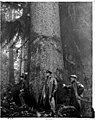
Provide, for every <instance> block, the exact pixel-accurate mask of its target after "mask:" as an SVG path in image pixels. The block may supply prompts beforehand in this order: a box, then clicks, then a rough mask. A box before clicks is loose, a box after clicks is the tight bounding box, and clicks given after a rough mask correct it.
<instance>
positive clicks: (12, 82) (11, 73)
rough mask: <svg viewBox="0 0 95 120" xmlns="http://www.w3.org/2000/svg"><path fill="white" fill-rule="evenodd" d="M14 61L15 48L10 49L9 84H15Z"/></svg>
mask: <svg viewBox="0 0 95 120" xmlns="http://www.w3.org/2000/svg"><path fill="white" fill-rule="evenodd" d="M14 82H15V81H14V59H13V48H12V47H10V48H9V83H11V84H14Z"/></svg>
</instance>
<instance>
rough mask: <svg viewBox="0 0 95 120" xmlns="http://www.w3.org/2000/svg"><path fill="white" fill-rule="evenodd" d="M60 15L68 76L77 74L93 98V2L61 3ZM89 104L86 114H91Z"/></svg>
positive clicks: (87, 92)
mask: <svg viewBox="0 0 95 120" xmlns="http://www.w3.org/2000/svg"><path fill="white" fill-rule="evenodd" d="M60 17H61V19H60V20H61V33H62V34H61V35H62V42H63V48H64V51H63V52H64V61H65V62H64V63H65V65H64V66H65V70H66V71H67V78H68V75H70V74H76V75H77V76H78V78H79V81H80V82H81V83H82V84H83V85H84V87H85V88H86V89H87V90H85V91H84V96H85V97H88V99H89V100H91V95H92V94H91V91H92V90H91V89H92V53H91V52H92V3H91V2H78V3H72V2H71V3H61V4H60ZM68 83H69V81H68ZM89 106H91V104H89V103H85V110H84V113H83V114H84V116H88V117H89V116H91V107H89ZM87 107H88V108H89V109H90V110H88V109H87ZM87 111H88V112H89V113H90V114H88V113H87Z"/></svg>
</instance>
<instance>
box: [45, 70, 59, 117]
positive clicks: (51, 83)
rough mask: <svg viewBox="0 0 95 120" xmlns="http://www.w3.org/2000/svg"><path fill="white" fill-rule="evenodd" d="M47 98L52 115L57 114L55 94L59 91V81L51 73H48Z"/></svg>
mask: <svg viewBox="0 0 95 120" xmlns="http://www.w3.org/2000/svg"><path fill="white" fill-rule="evenodd" d="M46 79H47V80H46V98H48V100H49V104H50V107H51V111H52V114H53V115H54V114H55V93H56V90H57V81H56V79H55V78H54V77H53V76H52V72H51V71H46Z"/></svg>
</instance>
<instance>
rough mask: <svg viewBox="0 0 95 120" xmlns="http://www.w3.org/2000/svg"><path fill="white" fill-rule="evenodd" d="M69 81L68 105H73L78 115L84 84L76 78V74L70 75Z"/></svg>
mask: <svg viewBox="0 0 95 120" xmlns="http://www.w3.org/2000/svg"><path fill="white" fill-rule="evenodd" d="M70 82H71V101H70V105H73V106H74V107H75V108H76V109H77V111H78V112H77V115H78V116H79V117H80V112H81V99H82V97H83V91H84V86H83V85H82V84H81V83H80V82H79V81H78V80H77V76H76V75H71V76H70Z"/></svg>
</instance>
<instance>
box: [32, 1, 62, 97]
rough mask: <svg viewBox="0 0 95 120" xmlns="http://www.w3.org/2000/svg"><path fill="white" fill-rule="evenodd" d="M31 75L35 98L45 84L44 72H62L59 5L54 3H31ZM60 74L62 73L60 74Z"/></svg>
mask: <svg viewBox="0 0 95 120" xmlns="http://www.w3.org/2000/svg"><path fill="white" fill-rule="evenodd" d="M31 25H32V26H31V34H32V38H31V42H32V45H31V48H32V49H31V52H32V53H31V56H32V59H31V75H32V76H34V77H33V80H32V84H33V87H34V91H35V93H36V98H37V99H38V96H39V94H40V92H41V89H42V86H43V84H44V82H45V71H46V70H50V71H52V72H53V75H54V74H55V73H56V69H60V70H61V71H62V72H63V68H64V64H63V54H62V46H61V39H60V20H59V5H58V3H54V2H46V3H44V2H42V3H41V2H40V3H38V2H36V3H35V2H34V3H31ZM61 74H62V73H61Z"/></svg>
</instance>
